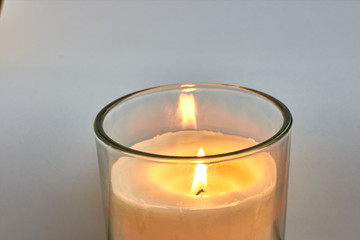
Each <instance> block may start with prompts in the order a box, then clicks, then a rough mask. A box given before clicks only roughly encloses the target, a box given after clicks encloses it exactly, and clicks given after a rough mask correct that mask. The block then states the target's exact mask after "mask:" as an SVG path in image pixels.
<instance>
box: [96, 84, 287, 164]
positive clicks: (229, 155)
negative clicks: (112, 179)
mask: <svg viewBox="0 0 360 240" xmlns="http://www.w3.org/2000/svg"><path fill="white" fill-rule="evenodd" d="M189 86H191V87H196V86H212V87H221V88H227V89H237V90H242V91H246V92H249V93H252V94H255V95H257V96H260V97H263V98H265V99H266V100H267V101H269V102H271V103H272V104H273V105H274V106H276V107H277V108H278V109H279V110H280V112H281V114H282V116H283V124H282V126H281V128H280V129H279V130H278V131H277V132H276V133H275V134H273V135H272V136H271V137H270V138H268V139H266V140H264V141H261V142H259V143H258V144H256V145H254V146H251V147H248V148H243V149H240V150H236V151H232V152H226V153H220V154H214V155H206V156H203V157H198V156H171V155H161V154H155V153H149V152H143V151H139V150H136V149H133V148H130V147H127V146H124V145H122V144H120V143H118V142H116V141H114V140H113V139H112V138H111V137H109V136H108V135H107V134H106V132H105V130H104V128H103V123H104V120H105V118H106V115H107V114H108V113H109V112H110V111H111V110H112V109H113V108H114V107H115V106H117V105H118V104H120V103H121V102H123V101H125V100H127V99H129V98H130V97H134V96H136V95H139V94H142V93H146V92H150V91H154V90H161V89H167V88H176V87H178V88H181V87H189ZM292 122H293V119H292V116H291V113H290V111H289V109H288V108H287V107H286V106H285V104H283V103H282V102H281V101H279V100H278V99H276V98H274V97H272V96H270V95H268V94H266V93H263V92H261V91H258V90H254V89H251V88H246V87H241V86H236V85H230V84H220V83H181V84H169V85H161V86H156V87H151V88H147V89H143V90H139V91H135V92H132V93H130V94H127V95H125V96H122V97H120V98H118V99H116V100H114V101H112V102H110V103H109V104H107V105H106V106H105V107H104V108H102V109H101V110H100V112H99V113H98V114H97V116H96V118H95V121H94V131H95V135H96V137H97V138H98V139H99V140H101V141H102V142H103V143H104V144H105V145H108V146H111V147H112V148H114V149H115V150H118V151H120V152H122V153H124V154H126V155H129V156H133V157H140V158H143V159H148V160H152V161H156V162H168V163H175V162H187V163H189V161H192V162H206V163H214V162H222V161H224V160H230V159H234V158H240V157H244V156H249V155H252V154H254V153H257V152H260V151H262V150H264V149H265V148H267V147H269V146H271V145H273V144H274V143H276V142H278V141H279V140H281V139H282V138H283V137H284V136H286V135H287V134H288V133H289V132H290V129H291V125H292Z"/></svg>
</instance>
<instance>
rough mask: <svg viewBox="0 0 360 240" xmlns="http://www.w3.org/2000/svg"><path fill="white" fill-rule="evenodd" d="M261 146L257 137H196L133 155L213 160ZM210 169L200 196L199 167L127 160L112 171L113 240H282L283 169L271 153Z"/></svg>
mask: <svg viewBox="0 0 360 240" xmlns="http://www.w3.org/2000/svg"><path fill="white" fill-rule="evenodd" d="M255 144H257V143H256V142H255V141H254V140H252V139H249V138H243V137H239V136H232V135H226V134H221V133H215V132H210V131H196V130H194V131H179V132H172V133H165V134H162V135H160V136H156V137H154V138H152V139H149V140H145V141H142V142H140V143H137V144H135V145H134V146H132V148H134V149H137V150H141V151H146V152H152V153H157V154H163V155H172V156H174V155H175V156H194V155H196V153H197V151H198V149H199V148H203V149H204V151H205V155H213V154H219V153H226V152H232V151H236V150H239V149H243V148H248V147H250V146H253V145H255ZM199 159H200V158H199ZM204 164H206V165H207V183H206V188H205V189H204V191H203V192H201V193H200V194H199V195H196V194H194V192H191V188H192V184H193V177H194V171H195V167H196V164H193V163H189V164H184V163H181V164H180V163H174V164H171V163H161V162H152V161H149V160H141V159H133V158H131V157H121V158H119V159H118V160H117V161H116V162H115V163H114V165H113V166H112V168H111V193H110V203H109V205H110V224H111V225H112V227H111V229H113V232H112V233H111V235H112V239H114V240H172V239H173V240H195V239H196V240H201V239H207V240H272V239H276V238H275V237H274V236H272V228H273V221H274V220H275V216H274V215H275V214H274V210H273V208H274V194H275V193H274V189H275V185H276V166H275V162H274V159H273V158H272V157H271V156H270V154H269V153H266V152H260V153H256V154H253V155H250V156H248V157H245V158H238V159H233V160H231V161H225V162H220V163H207V162H204ZM125 183H131V185H129V184H125Z"/></svg>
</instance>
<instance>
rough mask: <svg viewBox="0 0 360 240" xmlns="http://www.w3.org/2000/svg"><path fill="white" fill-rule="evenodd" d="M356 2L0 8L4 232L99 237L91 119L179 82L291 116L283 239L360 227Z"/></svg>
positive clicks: (356, 231) (16, 237) (349, 232)
mask: <svg viewBox="0 0 360 240" xmlns="http://www.w3.org/2000/svg"><path fill="white" fill-rule="evenodd" d="M359 12H360V2H358V1H349V2H347V1H331V2H324V1H301V2H289V1H280V2H253V1H241V2H240V1H238V2H236V1H226V2H222V1H181V2H176V1H117V2H113V1H55V0H54V1H34V0H27V1H19V0H8V1H6V2H5V5H4V8H3V11H2V14H1V17H0V83H1V88H0V108H1V112H0V133H1V135H0V239H2V240H23V239H24V240H38V239H52V240H57V239H58V240H64V239H66V240H77V239H87V240H98V239H105V229H104V221H103V213H102V203H101V196H100V186H99V176H98V166H97V158H96V152H95V144H94V137H93V130H92V123H93V119H94V117H95V115H96V114H97V112H98V111H99V110H100V109H101V108H102V107H103V106H104V105H105V104H107V103H108V102H110V101H111V100H113V99H115V98H117V97H119V96H122V95H124V94H126V93H129V92H132V91H135V90H139V89H143V88H147V87H151V86H156V85H161V84H167V83H180V82H220V83H229V84H236V85H242V86H246V87H250V88H255V89H258V90H261V91H264V92H267V93H269V94H271V95H273V96H275V97H277V98H278V99H280V100H281V101H283V102H284V103H285V104H286V105H287V106H288V107H289V108H290V110H291V111H292V113H293V117H294V120H295V123H294V126H293V138H292V140H293V141H292V156H291V167H290V188H289V204H288V217H287V239H289V240H304V239H306V240H322V239H324V240H338V239H346V240H357V239H359V237H360V228H359V226H360V208H359V203H360V188H359V183H360V175H359V170H360V162H359V156H360V150H359V149H360V148H359V135H360V107H359V102H360V101H359V100H360V67H359V66H360V47H359V46H360V45H359V44H360V27H359V26H360V14H359Z"/></svg>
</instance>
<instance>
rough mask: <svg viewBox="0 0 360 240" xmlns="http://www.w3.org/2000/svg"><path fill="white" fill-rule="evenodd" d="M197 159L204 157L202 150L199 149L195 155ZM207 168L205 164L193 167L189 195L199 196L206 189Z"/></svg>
mask: <svg viewBox="0 0 360 240" xmlns="http://www.w3.org/2000/svg"><path fill="white" fill-rule="evenodd" d="M197 156H198V157H203V156H205V153H204V150H203V149H202V148H200V149H199V152H198V154H197ZM206 172H207V166H206V165H205V164H198V165H196V167H195V174H194V181H193V184H192V187H191V193H192V194H195V195H199V194H200V193H201V192H204V191H205V188H206V178H207V177H206V174H207V173H206Z"/></svg>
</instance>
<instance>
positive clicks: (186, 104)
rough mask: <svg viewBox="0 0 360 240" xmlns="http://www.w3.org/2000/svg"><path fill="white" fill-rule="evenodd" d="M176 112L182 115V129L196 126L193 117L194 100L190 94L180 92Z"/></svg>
mask: <svg viewBox="0 0 360 240" xmlns="http://www.w3.org/2000/svg"><path fill="white" fill-rule="evenodd" d="M178 114H179V115H180V116H181V117H182V127H183V128H184V129H185V128H191V129H196V128H197V126H196V118H195V100H194V96H193V95H192V94H185V93H182V94H180V96H179V107H178Z"/></svg>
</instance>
